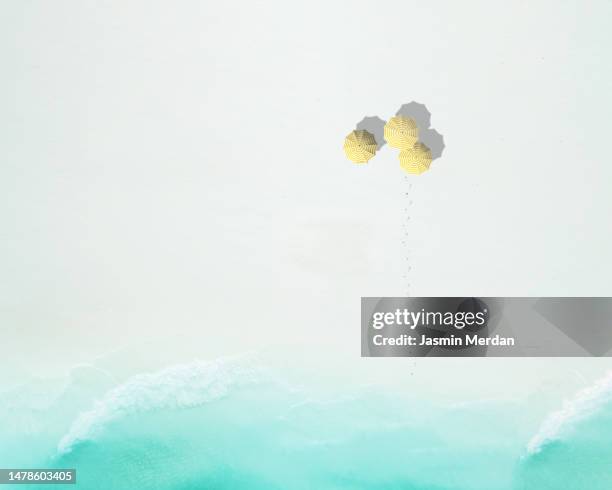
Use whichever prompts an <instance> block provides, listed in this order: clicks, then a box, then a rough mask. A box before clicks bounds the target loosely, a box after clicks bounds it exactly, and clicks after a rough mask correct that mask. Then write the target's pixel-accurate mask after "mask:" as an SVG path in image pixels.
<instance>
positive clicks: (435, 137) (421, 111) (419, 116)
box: [363, 101, 446, 160]
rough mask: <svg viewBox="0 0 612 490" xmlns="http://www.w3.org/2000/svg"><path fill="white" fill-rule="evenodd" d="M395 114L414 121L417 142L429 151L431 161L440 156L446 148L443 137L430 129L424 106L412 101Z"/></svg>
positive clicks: (429, 119) (429, 113) (429, 118)
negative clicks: (417, 128)
mask: <svg viewBox="0 0 612 490" xmlns="http://www.w3.org/2000/svg"><path fill="white" fill-rule="evenodd" d="M395 114H396V115H397V116H404V117H410V118H412V119H414V120H415V121H416V123H417V126H418V127H419V141H420V142H421V143H424V144H425V145H427V147H428V148H429V149H430V150H431V157H432V160H435V159H436V158H440V157H441V156H442V152H443V151H444V148H445V146H446V145H445V144H444V136H442V135H441V134H440V133H438V132H437V131H436V130H435V129H433V128H430V126H431V112H429V111H428V110H427V107H426V106H425V104H419V103H418V102H414V101H412V102H409V103H408V104H404V105H402V106H401V107H400V108H399V109H398V111H397V112H396V113H395ZM365 119H371V118H365ZM365 119H364V121H365ZM363 129H365V128H363ZM376 141H378V138H376Z"/></svg>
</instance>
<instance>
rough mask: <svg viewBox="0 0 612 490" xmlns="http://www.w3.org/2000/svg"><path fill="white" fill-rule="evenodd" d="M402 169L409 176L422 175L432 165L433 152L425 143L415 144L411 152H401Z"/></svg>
mask: <svg viewBox="0 0 612 490" xmlns="http://www.w3.org/2000/svg"><path fill="white" fill-rule="evenodd" d="M399 160H400V167H402V169H403V170H405V171H406V172H408V173H409V174H422V173H423V172H425V171H427V170H429V166H430V165H431V150H430V149H429V148H427V146H425V145H424V144H423V143H415V145H414V146H413V147H412V148H410V149H409V150H403V151H400V154H399Z"/></svg>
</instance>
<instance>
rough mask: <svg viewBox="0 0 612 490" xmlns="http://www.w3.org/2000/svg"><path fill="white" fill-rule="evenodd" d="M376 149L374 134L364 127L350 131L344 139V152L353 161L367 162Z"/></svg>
mask: <svg viewBox="0 0 612 490" xmlns="http://www.w3.org/2000/svg"><path fill="white" fill-rule="evenodd" d="M377 149H378V144H377V143H376V139H375V138H374V135H373V134H372V133H370V132H368V131H366V130H365V129H356V130H355V131H351V132H350V133H349V134H348V136H347V137H346V138H345V140H344V153H346V156H347V158H348V159H349V160H350V161H352V162H354V163H367V161H368V160H369V159H370V158H372V157H373V156H374V155H375V154H376V150H377Z"/></svg>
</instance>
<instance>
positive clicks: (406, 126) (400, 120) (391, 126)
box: [384, 116, 419, 150]
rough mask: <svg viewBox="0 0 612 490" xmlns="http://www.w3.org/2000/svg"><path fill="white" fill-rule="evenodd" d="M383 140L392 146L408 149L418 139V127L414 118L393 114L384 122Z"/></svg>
mask: <svg viewBox="0 0 612 490" xmlns="http://www.w3.org/2000/svg"><path fill="white" fill-rule="evenodd" d="M384 132H385V141H386V142H387V143H389V146H390V147H392V148H397V149H399V150H410V149H412V147H413V146H414V144H415V143H416V142H417V140H418V139H419V128H418V127H417V124H416V122H415V121H414V119H411V118H409V117H405V116H395V117H392V118H391V119H389V122H387V124H385V131H384Z"/></svg>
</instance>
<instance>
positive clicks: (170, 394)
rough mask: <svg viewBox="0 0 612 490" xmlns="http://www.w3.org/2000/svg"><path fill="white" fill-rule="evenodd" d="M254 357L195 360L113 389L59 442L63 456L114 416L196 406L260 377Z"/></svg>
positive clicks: (97, 431) (93, 437) (73, 425)
mask: <svg viewBox="0 0 612 490" xmlns="http://www.w3.org/2000/svg"><path fill="white" fill-rule="evenodd" d="M252 360H253V359H252V358H251V357H245V356H241V357H232V358H223V359H217V360H213V361H194V362H191V363H188V364H181V365H177V366H171V367H168V368H165V369H162V370H160V371H156V372H154V373H149V374H139V375H136V376H134V377H132V378H130V379H128V380H127V381H126V382H125V383H123V384H121V385H119V386H118V387H116V388H113V389H112V390H110V391H109V392H108V393H106V395H104V396H103V397H102V398H101V399H100V400H98V401H96V402H95V403H94V406H93V407H92V408H91V409H90V410H87V411H85V412H82V413H81V414H80V415H79V416H78V417H77V418H76V419H75V420H74V422H73V423H72V424H71V426H70V428H69V430H68V432H67V433H66V434H65V435H64V436H63V437H62V438H61V440H60V441H59V443H58V445H57V451H58V455H59V456H63V455H66V454H68V453H70V452H71V451H72V450H73V448H74V447H75V446H76V445H77V444H79V443H81V442H84V441H87V440H92V439H95V438H96V437H97V436H99V435H100V434H101V433H102V431H103V429H104V427H105V426H106V425H107V424H108V423H110V422H113V421H114V420H117V419H120V418H122V417H126V416H129V415H134V414H137V413H141V412H147V411H151V410H160V409H180V408H193V407H197V406H199V405H202V404H205V403H208V402H210V401H213V400H217V399H219V398H222V397H224V396H226V395H227V394H228V393H229V392H230V390H231V389H232V388H233V387H235V386H238V385H244V384H248V383H251V382H254V381H255V380H256V379H259V375H260V374H261V371H260V369H257V368H255V367H254V364H253V362H252Z"/></svg>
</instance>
